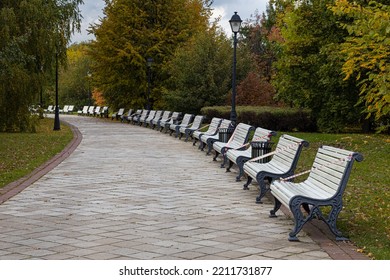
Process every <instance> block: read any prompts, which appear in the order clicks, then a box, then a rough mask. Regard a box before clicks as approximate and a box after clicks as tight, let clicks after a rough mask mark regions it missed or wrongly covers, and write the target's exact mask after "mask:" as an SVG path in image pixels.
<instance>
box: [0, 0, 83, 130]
mask: <svg viewBox="0 0 390 280" xmlns="http://www.w3.org/2000/svg"><path fill="white" fill-rule="evenodd" d="M81 3H82V1H81V0H68V1H66V0H63V1H55V0H50V1H47V0H45V1H44V0H30V1H23V0H12V1H11V0H4V1H3V0H2V1H1V2H0V131H9V132H11V131H29V130H30V131H31V130H34V127H33V126H34V122H33V121H32V119H31V117H30V112H29V110H28V108H29V106H30V105H32V104H33V103H34V101H35V100H37V96H38V94H39V93H40V92H41V90H42V88H43V87H44V85H45V80H46V79H47V77H49V76H50V75H51V74H52V73H53V70H54V65H55V57H56V54H57V56H58V58H59V60H60V62H62V63H64V62H65V60H66V48H67V44H68V42H69V40H70V36H71V34H72V32H73V31H74V30H75V29H77V28H79V23H80V15H79V11H78V5H79V4H81Z"/></svg>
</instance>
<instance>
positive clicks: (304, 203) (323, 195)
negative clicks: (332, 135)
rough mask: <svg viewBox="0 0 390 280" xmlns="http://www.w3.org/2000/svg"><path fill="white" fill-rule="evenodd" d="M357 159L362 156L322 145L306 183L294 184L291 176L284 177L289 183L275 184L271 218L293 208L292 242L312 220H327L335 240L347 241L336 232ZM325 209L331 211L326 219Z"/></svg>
mask: <svg viewBox="0 0 390 280" xmlns="http://www.w3.org/2000/svg"><path fill="white" fill-rule="evenodd" d="M355 160H356V161H359V162H360V161H362V160H363V156H362V155H361V154H360V153H356V152H351V151H347V150H343V149H339V148H334V147H330V146H322V147H320V148H319V149H318V152H317V155H316V157H315V159H314V163H313V166H312V168H311V170H310V174H309V177H308V178H307V179H306V180H304V181H303V182H301V183H293V182H291V179H293V178H291V177H290V178H285V179H287V180H275V181H273V183H272V184H271V186H270V189H271V194H272V195H273V196H274V198H275V207H274V209H273V210H272V211H271V212H270V213H271V215H270V217H276V212H277V211H278V210H279V208H280V206H281V205H282V204H283V205H284V206H286V207H287V208H289V209H290V211H291V213H292V214H293V216H294V222H295V226H294V229H293V230H292V231H291V232H290V234H289V238H288V239H289V240H290V241H298V238H297V234H298V233H299V231H300V230H301V229H302V227H303V226H304V225H305V224H306V223H307V222H308V221H310V220H312V219H313V218H318V219H320V220H322V221H324V222H325V223H326V224H327V225H328V227H329V229H330V230H331V231H332V233H333V234H334V235H335V236H336V240H347V238H345V237H343V235H342V233H341V232H340V231H339V230H338V229H337V225H336V222H337V217H338V215H339V213H340V211H341V210H342V207H343V201H342V196H343V193H344V190H345V188H346V186H347V182H348V179H349V175H350V173H351V170H352V166H353V162H354V161H355ZM303 173H306V172H303ZM303 173H302V174H303ZM293 177H294V176H293ZM326 206H327V207H329V206H330V209H329V213H328V215H327V217H324V214H323V212H322V211H321V208H322V207H326ZM302 209H304V210H305V212H306V213H304V212H303V211H302Z"/></svg>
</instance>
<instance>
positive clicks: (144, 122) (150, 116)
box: [140, 110, 156, 127]
mask: <svg viewBox="0 0 390 280" xmlns="http://www.w3.org/2000/svg"><path fill="white" fill-rule="evenodd" d="M155 115H156V110H150V111H149V114H148V116H147V117H146V118H145V119H142V120H141V119H140V125H142V126H145V127H146V126H147V125H148V124H149V122H150V121H151V120H153V118H154V116H155Z"/></svg>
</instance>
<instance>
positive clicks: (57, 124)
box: [53, 51, 61, 130]
mask: <svg viewBox="0 0 390 280" xmlns="http://www.w3.org/2000/svg"><path fill="white" fill-rule="evenodd" d="M59 110H60V108H59V105H58V51H56V107H55V109H54V129H53V130H60V129H61V126H60V111H59Z"/></svg>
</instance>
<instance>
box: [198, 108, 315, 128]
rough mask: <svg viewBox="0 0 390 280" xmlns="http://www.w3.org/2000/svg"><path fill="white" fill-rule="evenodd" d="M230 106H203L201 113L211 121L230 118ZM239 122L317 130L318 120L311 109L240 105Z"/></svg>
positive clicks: (238, 110)
mask: <svg viewBox="0 0 390 280" xmlns="http://www.w3.org/2000/svg"><path fill="white" fill-rule="evenodd" d="M230 110H231V107H230V106H214V107H203V108H202V109H201V114H202V115H204V116H205V117H206V120H207V121H210V120H211V119H212V118H213V117H219V118H225V119H230ZM236 111H237V122H238V123H240V122H243V123H246V124H250V125H253V126H255V127H263V128H266V129H270V130H274V131H286V132H289V131H299V132H314V131H317V126H316V121H315V120H314V119H313V118H312V117H311V112H310V110H303V109H293V108H281V107H253V106H239V107H237V108H236Z"/></svg>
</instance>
